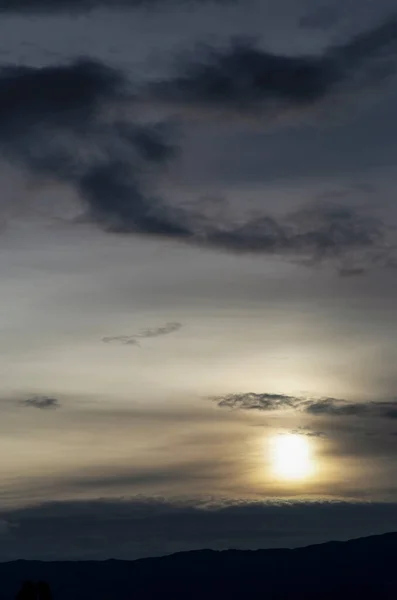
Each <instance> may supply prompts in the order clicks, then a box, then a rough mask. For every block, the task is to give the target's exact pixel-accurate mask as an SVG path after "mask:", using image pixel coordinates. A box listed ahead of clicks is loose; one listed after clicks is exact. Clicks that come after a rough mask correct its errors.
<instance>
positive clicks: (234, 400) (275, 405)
mask: <svg viewBox="0 0 397 600" xmlns="http://www.w3.org/2000/svg"><path fill="white" fill-rule="evenodd" d="M212 399H213V400H215V401H216V402H217V404H218V406H220V407H221V408H237V409H242V410H264V411H272V410H279V409H284V408H294V407H295V406H297V405H298V404H299V403H300V402H301V400H300V398H295V397H294V396H285V395H284V394H254V393H253V392H250V393H248V394H229V395H227V396H222V397H221V396H215V397H214V398H212Z"/></svg>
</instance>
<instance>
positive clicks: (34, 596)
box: [15, 581, 52, 600]
mask: <svg viewBox="0 0 397 600" xmlns="http://www.w3.org/2000/svg"><path fill="white" fill-rule="evenodd" d="M15 600H52V595H51V590H50V586H49V585H48V583H46V582H45V581H39V582H38V583H33V581H25V582H24V583H23V585H22V587H21V589H20V590H19V592H18V593H17V595H16V596H15Z"/></svg>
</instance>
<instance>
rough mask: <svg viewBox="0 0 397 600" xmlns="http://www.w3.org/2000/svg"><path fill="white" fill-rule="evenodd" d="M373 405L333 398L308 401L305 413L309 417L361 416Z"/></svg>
mask: <svg viewBox="0 0 397 600" xmlns="http://www.w3.org/2000/svg"><path fill="white" fill-rule="evenodd" d="M373 406H374V405H373V404H368V403H367V404H365V403H350V402H346V401H345V400H337V399H335V398H325V399H324V400H317V401H309V402H308V405H307V406H306V408H305V412H307V413H309V414H311V415H330V416H337V417H338V416H339V417H351V416H362V415H365V414H367V413H368V411H369V409H370V407H373Z"/></svg>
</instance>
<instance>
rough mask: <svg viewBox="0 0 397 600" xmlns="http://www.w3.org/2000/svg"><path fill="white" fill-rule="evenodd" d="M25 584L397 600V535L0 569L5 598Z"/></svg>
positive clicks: (82, 591)
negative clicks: (27, 581) (41, 582)
mask: <svg viewBox="0 0 397 600" xmlns="http://www.w3.org/2000/svg"><path fill="white" fill-rule="evenodd" d="M25 579H32V580H36V581H37V580H45V581H47V582H48V583H49V584H50V586H51V588H52V590H53V595H54V600H83V599H84V600H130V599H131V600H132V599H141V598H142V599H152V598H153V599H154V598H156V599H161V600H163V599H164V600H165V599H168V598H169V599H170V600H174V599H179V598H180V599H182V598H183V599H184V600H185V599H186V600H188V599H196V598H197V599H198V598H200V599H206V600H208V599H209V600H211V599H212V598H214V599H215V598H216V599H217V600H221V599H223V598H225V599H230V598H247V599H250V598H266V599H267V598H268V599H271V598H274V599H277V600H278V599H280V600H281V599H287V598H288V599H291V600H303V599H305V600H307V599H313V600H314V599H316V600H320V599H322V598H324V599H328V598H329V599H331V598H332V599H337V600H342V599H344V598H349V600H351V599H353V598H358V599H360V600H362V599H363V598H371V599H374V600H375V599H379V598H381V599H383V598H393V599H396V598H397V533H389V534H385V535H380V536H373V537H368V538H361V539H357V540H351V541H349V542H329V543H327V544H321V545H317V546H309V547H307V548H296V549H293V550H288V549H285V550H257V551H239V550H226V551H223V552H215V551H211V550H201V551H195V552H186V553H179V554H174V555H172V556H165V557H162V558H148V559H142V560H137V561H133V562H128V561H116V560H109V561H105V562H36V561H15V562H9V563H0V599H1V600H10V599H11V598H14V596H15V593H16V591H17V590H18V588H19V587H20V585H21V582H22V581H23V580H25Z"/></svg>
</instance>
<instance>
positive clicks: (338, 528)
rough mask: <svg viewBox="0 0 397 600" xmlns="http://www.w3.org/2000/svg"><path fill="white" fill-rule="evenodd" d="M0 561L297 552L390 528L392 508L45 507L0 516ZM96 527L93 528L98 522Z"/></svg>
mask: <svg viewBox="0 0 397 600" xmlns="http://www.w3.org/2000/svg"><path fill="white" fill-rule="evenodd" d="M0 518H1V519H3V520H5V521H6V522H7V523H9V524H10V527H9V529H8V533H6V534H5V535H4V536H2V537H1V538H0V560H2V561H4V560H12V559H17V558H18V559H20V558H26V559H32V558H35V559H43V560H51V559H107V558H122V559H131V558H138V557H142V556H150V555H161V554H166V553H170V552H175V551H181V550H193V549H199V548H203V547H204V548H214V549H224V548H242V549H244V548H246V549H247V548H253V549H255V548H266V547H285V546H287V547H288V546H290V547H294V546H300V545H306V544H309V543H317V542H322V541H327V540H329V539H342V540H343V539H348V538H352V537H358V536H362V535H370V534H374V533H383V532H386V531H390V530H394V529H397V505H396V504H393V503H364V502H292V501H291V502H288V501H280V500H278V501H277V502H274V503H271V502H244V501H242V500H241V501H239V502H227V501H225V502H216V501H213V500H212V501H211V500H208V501H207V502H205V501H201V502H187V501H186V502H171V501H167V500H163V499H147V498H144V497H137V498H131V499H124V500H118V499H113V500H87V501H80V502H78V501H75V502H52V503H46V504H41V505H37V506H33V507H26V508H15V509H12V510H9V511H4V514H0ZM99 523H100V528H99V527H98V524H99Z"/></svg>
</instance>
